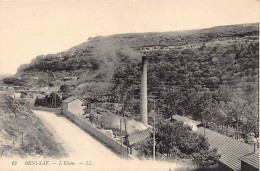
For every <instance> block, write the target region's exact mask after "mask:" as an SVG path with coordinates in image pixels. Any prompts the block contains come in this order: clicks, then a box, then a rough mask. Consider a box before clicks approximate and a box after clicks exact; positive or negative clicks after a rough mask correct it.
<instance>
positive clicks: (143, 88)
mask: <svg viewBox="0 0 260 171" xmlns="http://www.w3.org/2000/svg"><path fill="white" fill-rule="evenodd" d="M147 60H148V59H147V57H146V56H143V57H142V79H141V102H140V104H141V106H140V110H141V121H142V122H143V123H144V124H145V125H148V117H147Z"/></svg>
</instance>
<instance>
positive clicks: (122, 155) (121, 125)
mask: <svg viewBox="0 0 260 171" xmlns="http://www.w3.org/2000/svg"><path fill="white" fill-rule="evenodd" d="M120 141H121V158H123V142H122V124H121V119H120Z"/></svg>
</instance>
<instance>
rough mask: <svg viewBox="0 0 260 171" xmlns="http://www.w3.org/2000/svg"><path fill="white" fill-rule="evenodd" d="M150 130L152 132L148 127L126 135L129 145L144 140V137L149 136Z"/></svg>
mask: <svg viewBox="0 0 260 171" xmlns="http://www.w3.org/2000/svg"><path fill="white" fill-rule="evenodd" d="M151 132H152V130H151V129H149V128H148V129H146V130H144V131H141V132H135V133H133V134H130V135H129V136H128V142H129V145H130V146H132V145H134V144H136V143H138V142H140V141H142V140H145V139H146V138H149V137H150V136H151Z"/></svg>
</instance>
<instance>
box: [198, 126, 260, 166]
mask: <svg viewBox="0 0 260 171" xmlns="http://www.w3.org/2000/svg"><path fill="white" fill-rule="evenodd" d="M198 133H199V134H204V128H203V127H200V128H198ZM205 133H206V135H205V137H206V138H208V142H209V144H210V149H212V148H217V149H218V153H219V154H220V155H221V157H220V162H222V163H223V164H225V165H226V166H228V167H229V168H231V169H233V170H240V169H241V161H240V157H242V156H245V155H248V154H250V153H253V152H254V147H253V146H251V145H249V144H246V143H243V142H239V141H237V140H235V139H233V138H230V137H227V136H225V135H222V134H220V133H217V132H215V131H212V130H210V129H207V128H206V129H205ZM256 150H257V151H258V149H256Z"/></svg>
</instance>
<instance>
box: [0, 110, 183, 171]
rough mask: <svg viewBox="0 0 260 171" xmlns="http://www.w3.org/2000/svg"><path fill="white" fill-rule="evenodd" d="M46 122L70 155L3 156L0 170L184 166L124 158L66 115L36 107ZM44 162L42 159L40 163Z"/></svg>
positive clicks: (97, 169)
mask: <svg viewBox="0 0 260 171" xmlns="http://www.w3.org/2000/svg"><path fill="white" fill-rule="evenodd" d="M33 112H34V113H35V115H36V116H38V117H39V118H40V119H41V120H42V122H43V123H44V125H45V126H46V127H47V128H48V129H49V131H50V132H51V133H52V134H53V136H54V138H55V140H56V142H58V143H61V144H62V145H63V146H64V148H65V149H66V151H67V153H68V154H69V156H68V157H64V158H59V159H56V158H55V159H52V158H41V157H39V158H36V157H28V158H24V159H21V158H9V159H3V158H2V159H0V170H2V168H3V169H4V170H11V171H12V170H17V169H18V168H19V169H18V170H22V171H23V170H26V171H27V170H33V171H45V170H48V171H49V170H51V171H54V170H55V171H56V170H59V171H71V170H73V171H74V170H77V171H79V170H88V171H92V170H95V171H99V170H104V171H106V170H109V171H112V170H113V171H114V170H115V171H117V170H120V171H121V170H131V171H132V170H149V171H157V170H167V171H168V170H169V168H172V169H173V168H178V167H180V168H181V167H182V166H181V165H178V164H176V163H175V164H169V163H165V162H163V163H162V162H154V161H139V160H124V159H121V158H120V156H117V155H116V154H115V153H114V152H112V151H111V150H110V149H109V148H107V147H105V146H104V144H102V143H101V142H99V141H97V140H96V139H94V138H93V137H92V136H91V135H89V134H87V133H86V132H84V131H83V130H82V129H80V128H79V127H78V126H76V125H75V124H73V123H72V122H71V121H69V120H68V119H67V118H65V117H63V116H61V115H56V114H54V113H51V112H45V111H38V110H33ZM39 162H41V163H39Z"/></svg>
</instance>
